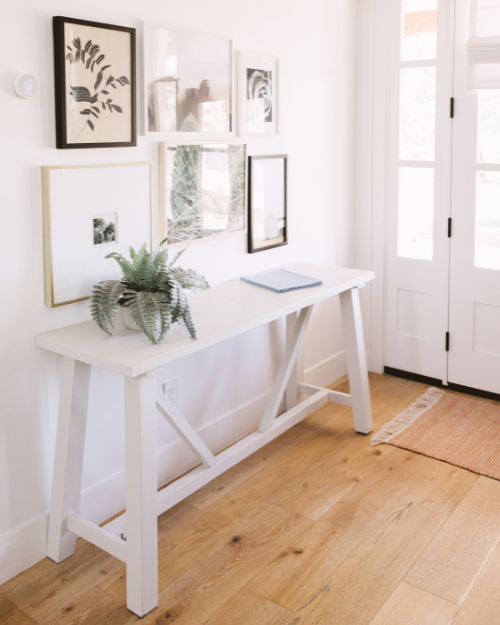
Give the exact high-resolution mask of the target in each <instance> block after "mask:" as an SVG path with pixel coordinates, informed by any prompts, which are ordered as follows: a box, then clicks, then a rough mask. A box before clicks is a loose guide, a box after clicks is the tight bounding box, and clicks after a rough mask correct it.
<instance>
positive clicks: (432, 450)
mask: <svg viewBox="0 0 500 625" xmlns="http://www.w3.org/2000/svg"><path fill="white" fill-rule="evenodd" d="M381 443H389V444H390V445H395V446H396V447H402V448H403V449H409V450H410V451H415V452H417V453H419V454H423V455H424V456H430V457H431V458H437V459H438V460H444V461H445V462H449V463H450V464H454V465H456V466H458V467H463V468H464V469H469V471H474V473H479V474H480V475H487V476H488V477H493V478H495V479H497V480H500V403H496V402H495V403H494V402H489V401H481V400H479V399H472V398H470V397H466V396H462V395H458V394H453V393H446V392H445V391H442V390H440V389H438V388H432V387H431V388H429V389H427V391H426V392H425V393H424V394H423V395H422V396H421V397H419V398H418V399H417V401H416V402H414V403H413V404H412V405H411V406H409V407H408V408H406V410H403V412H401V413H399V414H398V415H396V417H394V419H392V421H389V422H388V423H386V424H385V425H384V426H383V427H382V429H381V430H380V431H379V432H377V433H376V434H375V435H374V436H373V437H372V438H371V440H370V445H380V444H381Z"/></svg>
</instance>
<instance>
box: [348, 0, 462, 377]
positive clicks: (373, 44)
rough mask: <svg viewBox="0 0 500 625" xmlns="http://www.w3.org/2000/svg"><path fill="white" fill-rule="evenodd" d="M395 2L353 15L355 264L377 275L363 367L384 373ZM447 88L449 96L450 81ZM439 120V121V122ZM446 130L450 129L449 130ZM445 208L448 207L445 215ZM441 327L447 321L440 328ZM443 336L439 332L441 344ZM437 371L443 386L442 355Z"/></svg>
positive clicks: (385, 0)
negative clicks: (355, 42)
mask: <svg viewBox="0 0 500 625" xmlns="http://www.w3.org/2000/svg"><path fill="white" fill-rule="evenodd" d="M394 2H399V0H358V19H357V23H358V32H357V37H358V47H357V53H358V69H357V125H356V130H357V138H356V148H357V150H356V152H357V155H356V175H357V178H356V220H355V266H356V267H368V268H370V269H372V270H374V271H375V273H376V276H377V279H376V280H375V281H374V282H372V283H371V284H370V285H369V286H368V288H367V289H365V291H366V292H365V294H364V297H363V302H362V303H363V308H364V315H365V318H366V319H367V323H366V326H365V327H366V329H365V334H366V345H367V350H368V367H369V370H370V371H375V372H377V373H382V372H383V371H384V365H385V363H386V348H385V346H386V331H385V324H386V313H387V311H386V297H387V249H388V242H389V231H388V205H389V201H390V190H391V179H390V163H389V158H390V156H391V155H390V149H391V144H390V141H391V124H390V121H391V119H390V118H391V97H390V89H389V87H390V74H391V66H393V65H394V59H393V58H391V55H393V51H392V49H391V41H392V40H393V39H394V32H393V30H394V27H393V25H392V24H391V20H392V19H393V11H392V7H393V4H394ZM449 27H450V28H451V29H453V27H454V26H453V24H450V26H449ZM451 41H453V38H452V39H451ZM391 64H392V65H391ZM449 90H450V97H451V96H452V84H450V86H449ZM442 114H443V112H442V111H441V115H442ZM442 122H443V120H442V119H441V124H442ZM437 123H439V117H438V115H437V116H436V124H437ZM447 132H448V133H451V128H450V129H448V130H447ZM450 150H451V142H450ZM438 158H440V155H439V154H438V153H436V160H437V159H438ZM441 158H442V155H441ZM446 160H447V164H446V167H448V169H449V168H450V166H451V154H450V155H449V157H448V158H447V159H446ZM445 175H446V174H445ZM448 177H449V176H448ZM448 197H449V193H448ZM449 208H450V207H449V206H447V210H448V213H449ZM444 232H445V223H436V222H435V223H434V237H435V238H436V237H439V238H440V239H441V238H442V237H443V235H444ZM444 236H446V235H444ZM448 255H449V252H448ZM447 271H448V269H447ZM445 279H446V281H448V275H446V276H445V278H443V288H446V289H447V284H448V282H446V285H445V284H444V280H445ZM446 313H447V311H446ZM444 314H445V313H444V311H443V315H444ZM443 315H442V316H443ZM443 319H444V316H443ZM443 319H441V320H440V323H441V325H443ZM445 325H447V322H446V323H445V324H444V325H443V328H445ZM444 338H445V337H444V332H443V344H444ZM442 371H443V373H442V379H443V382H444V383H445V384H446V382H447V366H446V362H445V359H443V367H442Z"/></svg>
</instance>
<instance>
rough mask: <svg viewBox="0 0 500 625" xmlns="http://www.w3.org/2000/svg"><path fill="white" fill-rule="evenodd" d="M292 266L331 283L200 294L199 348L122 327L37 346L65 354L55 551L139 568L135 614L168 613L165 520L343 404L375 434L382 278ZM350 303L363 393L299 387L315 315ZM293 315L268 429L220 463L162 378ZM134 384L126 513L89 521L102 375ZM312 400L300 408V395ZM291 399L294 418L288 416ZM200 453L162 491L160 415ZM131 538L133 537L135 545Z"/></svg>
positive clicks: (194, 301)
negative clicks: (89, 439) (172, 367)
mask: <svg viewBox="0 0 500 625" xmlns="http://www.w3.org/2000/svg"><path fill="white" fill-rule="evenodd" d="M286 268H287V269H290V270H292V271H296V272H299V273H303V274H306V275H310V276H314V277H316V278H320V279H321V280H322V281H323V285H322V286H319V287H314V288H309V289H302V290H298V291H292V292H290V293H280V294H278V293H274V292H273V291H269V290H267V289H263V288H260V287H257V286H254V285H251V284H248V283H246V282H243V281H241V280H232V281H230V282H226V283H224V284H220V285H218V286H215V287H213V288H211V289H210V290H209V291H204V292H197V293H192V294H190V295H189V301H190V303H191V307H192V311H193V318H194V321H195V324H196V329H197V333H198V337H199V338H198V340H196V341H194V340H191V339H190V338H188V337H187V336H186V335H185V334H184V333H183V332H182V331H180V329H179V331H177V330H173V331H172V332H171V333H169V334H168V336H167V338H166V339H165V340H164V341H163V342H162V343H160V344H159V345H152V344H150V343H149V341H148V339H147V338H146V337H145V336H144V335H142V334H141V333H138V332H133V331H130V330H126V329H125V328H117V329H116V331H115V333H114V335H113V336H112V337H109V336H108V335H106V334H105V333H104V332H102V330H100V329H99V328H98V327H97V326H96V325H95V324H94V322H92V321H89V322H86V323H81V324H78V325H74V326H70V327H68V328H62V329H60V330H54V331H52V332H47V333H45V334H41V335H39V336H37V337H36V344H37V345H38V346H39V347H42V348H43V349H47V350H49V351H52V352H56V353H57V354H61V355H62V356H63V363H62V380H61V392H60V400H59V421H58V429H57V443H56V457H55V466H54V481H53V490H52V502H51V511H50V523H49V536H48V547H47V555H48V556H49V558H51V559H52V560H54V561H55V562H61V561H62V560H64V559H66V558H68V557H69V556H70V555H72V554H73V553H74V551H75V543H76V538H77V536H81V537H82V538H84V539H85V540H88V541H90V542H91V543H93V544H95V545H97V546H98V547H100V548H101V549H104V550H105V551H107V552H108V553H110V554H111V555H113V556H115V557H116V558H119V559H120V560H122V561H123V562H125V563H126V566H127V607H128V608H129V609H130V610H131V611H132V612H134V613H135V614H137V615H139V616H144V615H145V614H147V613H148V612H150V611H151V610H153V609H154V608H155V607H156V606H157V605H158V562H157V515H159V514H161V513H162V512H165V510H168V509H169V508H171V507H172V506H174V505H175V504H176V503H178V502H179V501H181V500H182V499H184V498H185V497H187V496H188V495H190V494H191V493H193V492H194V491H195V490H197V489H198V488H200V487H201V486H203V485H204V484H206V483H207V482H209V481H210V480H212V479H214V478H215V477H217V476H218V475H220V474H221V473H223V472H224V471H227V469H229V468H230V467H232V466H234V465H235V464H237V463H238V462H240V461H241V460H243V458H246V457H247V456H249V455H250V454H252V453H253V452H254V451H256V450H257V449H259V448H260V447H262V446H263V445H265V444H266V443H269V441H271V440H273V439H274V438H276V437H277V436H279V435H280V434H282V433H283V432H285V431H286V430H287V429H288V428H290V427H292V426H293V425H295V424H296V423H298V422H299V421H301V420H302V419H304V418H305V417H307V416H308V415H309V414H311V413H312V412H314V411H315V410H317V409H318V408H320V407H321V406H323V405H324V404H325V403H326V402H328V401H332V402H337V403H340V404H344V405H347V406H352V409H353V416H354V428H355V430H356V431H357V432H362V433H364V434H368V433H369V432H371V430H372V427H373V425H372V414H371V405H370V392H369V387H368V375H367V368H366V356H365V349H364V341H363V330H362V323H361V311H360V306H359V293H358V287H361V286H363V285H364V284H365V283H366V282H368V281H370V280H373V278H374V277H375V276H374V273H373V272H371V271H361V270H357V269H344V268H334V267H320V266H316V265H305V264H292V265H287V266H286ZM334 295H340V303H341V310H342V321H343V328H344V336H345V343H346V350H347V366H348V372H349V382H350V388H351V395H348V394H346V393H339V392H335V391H330V390H328V389H324V388H319V387H315V386H311V385H308V384H303V383H299V381H298V380H297V373H296V372H297V369H296V359H297V352H298V349H299V347H300V344H301V341H302V338H303V336H304V332H305V329H306V326H307V322H308V320H309V317H310V315H311V310H312V308H313V306H314V304H316V303H317V302H320V301H322V300H324V299H327V298H329V297H332V296H334ZM284 316H286V323H287V330H286V336H287V340H286V349H285V355H284V357H283V362H282V364H281V367H280V369H279V372H278V376H277V378H276V380H275V382H274V385H273V387H272V391H271V394H270V397H269V400H268V403H267V407H266V409H265V411H264V414H263V416H262V419H261V422H260V426H259V429H258V431H255V432H253V433H252V434H249V435H248V436H247V437H246V438H244V439H243V440H240V441H238V442H237V443H235V444H234V445H232V446H231V447H229V448H227V449H225V450H224V451H222V452H221V453H219V454H217V455H214V454H212V452H211V451H210V450H209V449H208V447H207V446H206V445H205V443H204V442H203V441H202V440H201V438H200V437H199V436H198V434H197V433H196V432H195V431H194V429H193V428H192V427H191V426H190V425H189V423H188V422H187V421H186V419H185V418H184V417H183V415H182V414H181V413H180V412H179V410H178V409H177V408H176V407H175V406H174V405H173V404H172V403H171V402H170V401H169V400H168V398H167V397H166V396H165V394H164V393H162V392H161V390H160V389H159V388H157V386H156V382H155V374H156V373H158V372H159V371H160V370H161V368H162V366H163V365H165V364H166V363H169V362H172V361H176V360H179V359H180V358H183V357H184V356H187V355H188V354H193V353H194V352H197V351H200V350H202V349H205V348H206V347H209V346H210V345H215V344H216V343H219V342H221V341H225V340H227V339H229V338H231V337H233V336H237V335H238V334H241V333H243V332H246V331H248V330H251V329H253V328H256V327H258V326H261V325H264V324H266V323H269V322H270V321H274V320H275V319H278V318H280V317H284ZM92 365H93V366H96V367H101V368H102V369H107V370H109V371H115V372H116V373H120V374H121V375H123V376H124V377H125V430H126V434H125V445H126V510H127V511H126V513H125V514H123V515H121V516H120V517H118V518H116V519H114V520H113V521H111V522H110V523H108V524H107V525H105V526H104V527H99V526H98V525H96V524H94V523H91V522H90V521H88V520H86V519H85V518H83V517H82V516H80V515H79V507H80V491H81V480H82V464H83V450H84V441H85V426H86V418H87V408H88V394H89V382H90V367H91V366H92ZM299 393H301V394H303V395H307V396H308V398H307V399H306V400H305V401H302V402H300V403H297V399H298V394H299ZM283 398H284V400H285V412H284V413H283V414H281V415H280V416H277V415H278V412H279V408H280V405H281V402H282V401H283ZM157 411H158V412H160V414H161V415H163V417H164V418H165V419H167V421H168V422H169V423H170V425H172V426H173V428H174V429H175V430H176V431H177V433H178V434H179V435H180V436H181V437H182V438H183V439H184V440H185V441H186V443H187V444H188V445H189V446H190V447H191V448H192V449H193V451H194V452H195V453H196V455H197V456H198V458H199V459H200V462H201V465H200V466H198V467H197V468H195V469H193V470H192V471H191V472H189V473H188V474H186V475H184V476H183V477H181V478H179V479H178V480H176V481H175V482H173V483H172V484H170V485H169V486H167V487H166V488H164V489H162V490H160V491H159V492H157V473H156V412H157ZM124 536H126V540H124V539H123V537H124Z"/></svg>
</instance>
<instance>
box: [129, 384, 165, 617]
mask: <svg viewBox="0 0 500 625" xmlns="http://www.w3.org/2000/svg"><path fill="white" fill-rule="evenodd" d="M155 393H156V387H155V376H154V375H149V376H148V375H142V376H138V377H136V378H125V463H126V499H127V607H128V609H129V610H131V611H132V612H134V613H135V614H137V615H138V616H144V615H145V614H147V613H148V612H150V611H151V610H153V609H154V608H155V607H156V606H157V605H158V539H157V533H158V520H157V504H156V489H157V475H156V397H155Z"/></svg>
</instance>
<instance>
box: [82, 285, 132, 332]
mask: <svg viewBox="0 0 500 625" xmlns="http://www.w3.org/2000/svg"><path fill="white" fill-rule="evenodd" d="M123 291H124V286H123V284H122V283H121V282H120V281H118V280H104V281H103V282H99V283H98V284H96V285H95V286H94V288H93V289H92V293H91V295H90V313H91V315H92V318H93V319H94V321H95V322H96V323H97V325H98V326H99V327H100V328H101V330H104V332H106V333H107V334H111V330H112V329H113V328H114V325H115V321H116V316H117V314H118V300H119V298H120V297H121V296H122V294H123Z"/></svg>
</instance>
